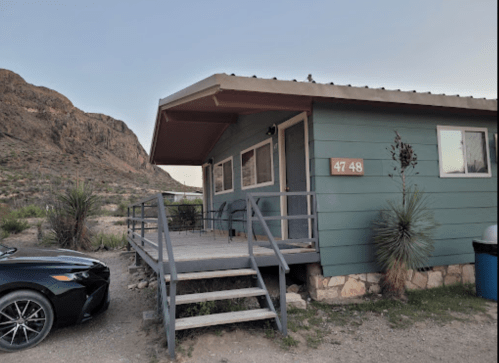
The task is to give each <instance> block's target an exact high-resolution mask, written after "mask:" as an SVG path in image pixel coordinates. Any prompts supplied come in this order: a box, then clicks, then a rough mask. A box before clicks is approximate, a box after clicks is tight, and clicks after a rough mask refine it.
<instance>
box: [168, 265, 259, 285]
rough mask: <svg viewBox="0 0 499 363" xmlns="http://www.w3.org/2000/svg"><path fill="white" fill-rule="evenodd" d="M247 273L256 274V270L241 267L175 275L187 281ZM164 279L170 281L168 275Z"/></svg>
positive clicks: (246, 274) (247, 274)
mask: <svg viewBox="0 0 499 363" xmlns="http://www.w3.org/2000/svg"><path fill="white" fill-rule="evenodd" d="M249 275H256V271H255V270H252V269H250V268H241V269H237V270H217V271H203V272H188V273H182V274H177V277H178V279H179V281H188V280H203V279H215V278H222V277H234V276H249ZM165 281H166V282H170V275H165Z"/></svg>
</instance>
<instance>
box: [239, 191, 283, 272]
mask: <svg viewBox="0 0 499 363" xmlns="http://www.w3.org/2000/svg"><path fill="white" fill-rule="evenodd" d="M247 196H248V202H249V203H251V206H248V215H250V212H251V209H250V208H253V209H254V210H255V215H256V216H257V218H258V220H259V221H260V223H261V224H262V227H263V230H264V231H265V234H266V235H267V237H268V239H269V241H270V245H271V246H272V249H273V250H274V252H275V254H276V256H277V260H278V261H279V266H281V267H282V268H283V269H284V271H285V272H286V273H288V272H289V266H288V263H287V262H286V260H285V259H284V256H283V255H282V253H281V250H279V246H277V243H276V241H275V239H274V236H273V235H272V233H271V232H270V229H269V226H268V225H267V222H265V219H264V217H263V215H262V212H260V208H258V205H257V204H256V202H255V199H254V198H253V196H252V195H251V194H250V193H248V194H247ZM250 232H251V231H249V230H248V235H250ZM248 240H249V239H248ZM250 255H251V256H252V255H253V249H252V250H251V251H250Z"/></svg>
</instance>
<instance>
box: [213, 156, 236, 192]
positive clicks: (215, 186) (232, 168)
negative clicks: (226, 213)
mask: <svg viewBox="0 0 499 363" xmlns="http://www.w3.org/2000/svg"><path fill="white" fill-rule="evenodd" d="M229 160H230V162H231V163H230V164H231V172H232V189H227V190H225V189H224V187H225V185H224V184H225V182H224V181H225V175H224V167H223V165H224V164H225V163H226V162H227V161H229ZM217 166H221V167H222V188H223V189H224V190H222V191H220V192H217V181H216V179H215V169H216V168H217ZM233 191H234V158H233V157H232V156H229V157H228V158H226V159H223V160H221V161H219V162H218V163H213V193H214V194H215V195H220V194H226V193H232V192H233Z"/></svg>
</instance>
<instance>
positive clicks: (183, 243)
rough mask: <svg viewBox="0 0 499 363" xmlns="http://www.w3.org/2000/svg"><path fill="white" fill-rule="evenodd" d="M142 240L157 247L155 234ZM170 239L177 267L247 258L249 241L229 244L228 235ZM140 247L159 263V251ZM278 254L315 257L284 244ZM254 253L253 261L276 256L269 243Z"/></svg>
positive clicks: (195, 234) (234, 240) (308, 250)
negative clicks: (183, 264) (195, 262)
mask: <svg viewBox="0 0 499 363" xmlns="http://www.w3.org/2000/svg"><path fill="white" fill-rule="evenodd" d="M145 238H146V239H148V240H150V241H151V242H154V243H156V244H157V243H158V235H157V233H148V234H146V235H145ZM170 238H171V241H172V247H173V258H174V259H175V262H176V263H182V262H189V261H192V262H194V261H199V260H220V259H234V258H247V257H249V253H248V241H247V239H246V238H243V237H239V236H237V237H233V238H232V241H230V242H228V241H227V239H228V237H227V235H221V234H220V232H217V233H214V232H202V233H200V232H199V231H187V232H186V231H181V232H173V231H172V232H170ZM135 242H136V243H137V245H140V240H138V239H136V240H135ZM277 243H279V241H277ZM264 246H267V247H264ZM140 247H141V248H142V249H143V250H144V252H145V253H146V254H147V255H148V256H149V257H151V258H152V259H153V260H154V262H156V263H157V262H158V251H157V250H156V249H154V248H153V247H151V246H149V245H147V244H145V246H140ZM280 250H281V252H282V254H283V255H284V256H288V255H295V254H310V253H314V254H316V251H315V249H314V248H312V247H311V246H309V244H307V243H286V244H285V245H284V246H283V245H281V246H280ZM253 251H254V255H255V257H256V258H258V257H264V256H274V255H275V253H274V250H273V249H272V248H271V246H270V243H269V242H268V241H265V240H262V239H260V238H259V239H258V240H257V241H254V243H253ZM163 261H164V262H165V263H168V254H167V252H166V247H164V248H163Z"/></svg>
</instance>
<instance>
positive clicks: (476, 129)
mask: <svg viewBox="0 0 499 363" xmlns="http://www.w3.org/2000/svg"><path fill="white" fill-rule="evenodd" d="M446 130H457V131H461V132H462V133H463V158H464V174H449V173H445V172H444V169H443V165H442V160H443V159H442V151H443V150H442V143H441V139H440V131H446ZM466 131H472V132H483V133H484V134H485V151H486V158H487V159H486V160H487V169H488V172H487V173H469V172H468V164H467V160H466V137H465V132H466ZM437 139H438V168H439V171H440V177H441V178H490V177H492V165H491V163H490V150H489V133H488V129H487V128H486V127H468V126H447V125H437Z"/></svg>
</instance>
